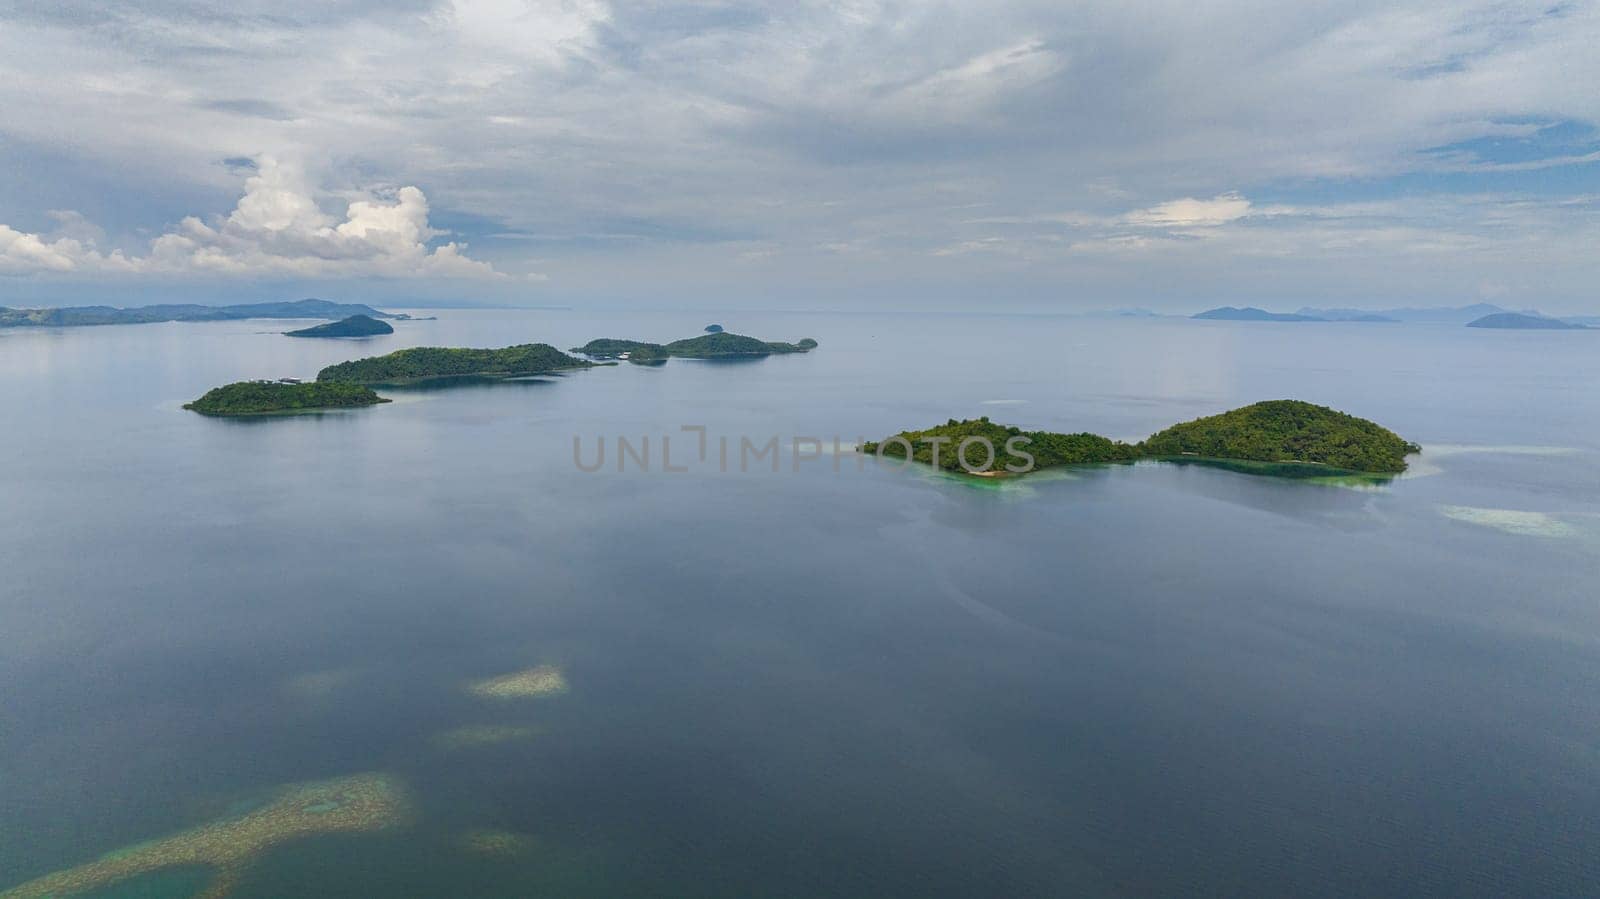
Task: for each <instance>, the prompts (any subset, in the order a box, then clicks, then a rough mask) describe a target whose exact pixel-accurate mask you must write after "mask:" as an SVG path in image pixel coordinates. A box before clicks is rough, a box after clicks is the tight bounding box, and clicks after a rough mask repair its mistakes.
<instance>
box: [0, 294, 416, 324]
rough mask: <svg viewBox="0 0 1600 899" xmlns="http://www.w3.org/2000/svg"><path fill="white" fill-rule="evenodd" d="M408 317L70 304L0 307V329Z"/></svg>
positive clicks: (291, 306) (282, 306)
mask: <svg viewBox="0 0 1600 899" xmlns="http://www.w3.org/2000/svg"><path fill="white" fill-rule="evenodd" d="M352 315H367V316H371V317H373V318H395V319H401V318H407V317H408V316H405V315H391V314H389V313H385V312H379V311H378V310H376V309H374V308H372V307H371V306H366V305H363V304H361V303H333V302H329V301H328V300H295V301H294V302H288V303H244V304H240V305H234V306H201V305H198V304H194V303H177V304H167V305H162V306H139V307H135V308H132V309H119V308H117V307H115V306H69V307H66V308H62V309H0V328H27V327H75V326H79V325H137V324H147V323H150V322H206V321H236V320H239V319H246V318H327V319H337V318H347V317H349V316H352Z"/></svg>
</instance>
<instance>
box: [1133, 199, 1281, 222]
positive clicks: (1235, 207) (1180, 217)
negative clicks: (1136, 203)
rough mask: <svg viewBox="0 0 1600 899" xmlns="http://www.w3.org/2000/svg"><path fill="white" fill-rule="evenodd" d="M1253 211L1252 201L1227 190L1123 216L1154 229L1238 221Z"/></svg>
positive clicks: (1170, 201)
mask: <svg viewBox="0 0 1600 899" xmlns="http://www.w3.org/2000/svg"><path fill="white" fill-rule="evenodd" d="M1249 214H1250V201H1249V200H1247V199H1245V198H1244V197H1242V196H1240V195H1239V194H1237V193H1226V194H1220V195H1218V196H1215V197H1212V198H1211V199H1209V200H1197V199H1195V198H1194V197H1184V198H1183V199H1181V200H1168V201H1167V202H1165V203H1158V204H1157V205H1155V206H1151V207H1150V208H1148V209H1140V210H1137V211H1134V212H1130V213H1128V214H1127V215H1126V216H1124V217H1123V218H1124V220H1125V221H1126V222H1127V223H1128V224H1130V225H1142V226H1146V227H1154V228H1211V227H1216V226H1217V225H1226V224H1227V223H1229V222H1233V221H1238V220H1239V219H1242V218H1244V217H1245V216H1247V215H1249Z"/></svg>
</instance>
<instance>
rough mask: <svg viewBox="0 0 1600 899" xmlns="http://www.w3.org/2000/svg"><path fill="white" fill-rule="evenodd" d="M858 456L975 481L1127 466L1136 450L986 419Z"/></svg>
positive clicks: (873, 447) (882, 444)
mask: <svg viewBox="0 0 1600 899" xmlns="http://www.w3.org/2000/svg"><path fill="white" fill-rule="evenodd" d="M860 451H861V452H863V453H873V454H875V455H879V456H889V457H891V458H896V459H905V458H907V456H908V455H909V457H910V459H911V461H913V462H921V463H922V464H924V465H934V466H936V467H938V468H942V469H944V470H945V471H956V472H966V473H967V474H973V475H978V476H980V477H1004V476H1006V475H1009V474H1022V473H1024V472H1027V471H1032V470H1034V469H1039V468H1051V467H1054V466H1058V465H1087V464H1092V463H1105V462H1132V461H1134V460H1136V459H1138V458H1139V456H1140V453H1139V449H1138V447H1135V446H1131V445H1129V444H1126V443H1122V442H1120V441H1116V440H1110V439H1108V438H1105V437H1101V436H1100V435H1098V434H1087V433H1085V434H1055V433H1051V432H1049V431H1024V430H1022V429H1021V428H1013V427H1007V426H1005V425H997V424H994V423H993V422H991V421H989V419H988V417H987V416H985V417H983V418H977V419H972V420H969V421H956V420H955V419H953V418H952V419H950V420H949V421H947V422H945V423H944V424H942V425H936V426H934V427H931V428H928V429H927V430H925V431H902V432H900V433H899V434H896V435H894V436H892V437H886V438H884V439H883V440H880V441H868V442H867V443H863V444H862V445H861V448H860Z"/></svg>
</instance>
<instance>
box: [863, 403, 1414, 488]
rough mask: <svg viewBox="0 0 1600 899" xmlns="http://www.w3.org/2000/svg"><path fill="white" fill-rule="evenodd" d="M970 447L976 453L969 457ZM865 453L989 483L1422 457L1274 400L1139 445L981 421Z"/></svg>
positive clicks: (1399, 465) (1398, 468)
mask: <svg viewBox="0 0 1600 899" xmlns="http://www.w3.org/2000/svg"><path fill="white" fill-rule="evenodd" d="M1019 438H1024V439H1019ZM963 441H968V442H969V443H970V445H969V447H968V448H967V450H966V451H965V452H963V451H962V450H961V445H962V443H963ZM936 444H937V447H938V448H937V452H938V456H937V459H936V460H935V456H934V453H935V452H936V450H935V445H936ZM990 448H992V450H993V452H992V453H991V452H990ZM861 451H862V452H866V453H874V454H877V455H880V456H889V457H892V458H897V459H905V458H907V457H908V456H909V457H910V458H911V460H912V461H915V462H921V463H924V464H934V463H935V461H937V464H938V467H939V468H942V469H945V470H948V471H964V472H967V473H969V474H976V475H985V476H999V475H1005V474H1022V473H1025V472H1028V471H1034V470H1038V469H1041V468H1050V467H1054V466H1058V465H1082V464H1090V463H1107V462H1132V461H1136V460H1138V459H1166V460H1175V461H1207V460H1215V461H1219V462H1251V463H1263V464H1267V465H1270V466H1272V467H1270V468H1261V469H1253V470H1258V471H1261V472H1263V473H1274V474H1319V475H1320V474H1340V473H1362V474H1398V473H1400V472H1403V471H1405V469H1406V456H1407V455H1409V454H1411V453H1417V452H1421V451H1422V448H1421V447H1419V446H1418V445H1417V444H1415V443H1411V442H1409V441H1406V440H1404V439H1402V438H1401V437H1400V436H1399V435H1397V434H1395V433H1394V432H1393V431H1390V430H1388V429H1387V428H1384V427H1382V426H1380V425H1378V424H1375V423H1373V422H1371V421H1368V420H1366V419H1364V418H1357V417H1355V416H1353V415H1347V414H1345V413H1343V412H1339V411H1337V410H1334V409H1330V408H1328V407H1326V406H1318V405H1314V404H1312V403H1306V402H1301V401H1299V400H1271V401H1268V402H1262V403H1255V404H1253V405H1250V406H1245V407H1243V408H1239V409H1234V410H1232V411H1229V412H1224V413H1222V414H1220V415H1211V416H1207V417H1205V418H1199V419H1196V420H1194V421H1191V422H1186V423H1184V424H1178V425H1173V426H1172V427H1170V428H1167V429H1166V430H1164V431H1160V432H1159V433H1156V434H1154V435H1152V436H1151V437H1150V438H1148V439H1146V440H1144V441H1142V442H1140V443H1137V444H1129V443H1122V442H1120V441H1115V440H1111V439H1108V438H1106V437H1101V436H1099V435H1096V434H1087V433H1085V434H1058V433H1053V432H1049V431H1023V430H1021V429H1019V428H1014V427H1006V426H1003V425H997V424H994V423H992V422H990V421H989V419H988V418H980V419H975V420H970V421H955V420H954V419H952V420H950V421H949V422H947V423H946V424H944V425H940V426H938V427H934V428H929V429H927V430H925V431H904V432H901V433H900V434H896V435H894V436H893V437H889V438H885V439H884V440H881V441H873V442H868V443H865V444H863V445H862V446H861Z"/></svg>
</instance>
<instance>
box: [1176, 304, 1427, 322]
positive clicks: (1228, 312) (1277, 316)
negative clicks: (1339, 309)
mask: <svg viewBox="0 0 1600 899" xmlns="http://www.w3.org/2000/svg"><path fill="white" fill-rule="evenodd" d="M1189 317H1190V318H1195V319H1201V320H1203V321H1224V322H1329V321H1342V322H1393V321H1398V319H1394V318H1390V317H1388V316H1385V315H1379V314H1377V313H1373V312H1368V313H1355V314H1351V315H1348V316H1343V317H1340V318H1337V319H1333V318H1323V317H1322V316H1318V315H1308V314H1306V313H1305V312H1268V311H1267V310H1265V309H1257V308H1256V307H1254V306H1245V307H1243V308H1238V307H1235V306H1219V307H1217V308H1216V309H1207V310H1206V311H1204V312H1197V313H1195V314H1194V315H1191V316H1189Z"/></svg>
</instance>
